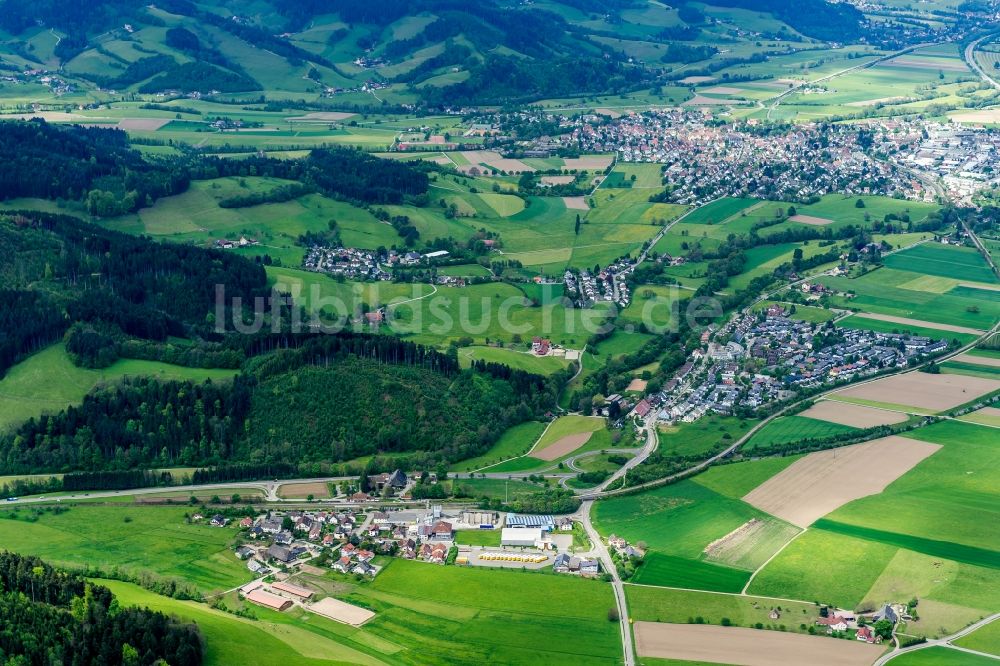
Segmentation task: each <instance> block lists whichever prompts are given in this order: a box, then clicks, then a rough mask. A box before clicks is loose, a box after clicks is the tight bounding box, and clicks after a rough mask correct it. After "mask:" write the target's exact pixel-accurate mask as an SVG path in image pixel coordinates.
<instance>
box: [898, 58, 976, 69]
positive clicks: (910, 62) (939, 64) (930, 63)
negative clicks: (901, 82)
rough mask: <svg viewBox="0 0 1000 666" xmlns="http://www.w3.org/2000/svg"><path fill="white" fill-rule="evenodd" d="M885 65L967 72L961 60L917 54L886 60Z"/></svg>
mask: <svg viewBox="0 0 1000 666" xmlns="http://www.w3.org/2000/svg"><path fill="white" fill-rule="evenodd" d="M884 65H885V66H886V67H908V68H913V69H940V70H941V71H944V72H968V71H969V68H968V67H967V66H966V64H965V63H964V62H962V61H961V60H946V59H944V58H921V57H919V56H900V57H898V58H893V59H892V60H887V61H886V62H885V63H884Z"/></svg>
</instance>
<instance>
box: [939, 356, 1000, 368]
mask: <svg viewBox="0 0 1000 666" xmlns="http://www.w3.org/2000/svg"><path fill="white" fill-rule="evenodd" d="M950 360H952V361H958V362H960V363H975V364H976V365H988V366H990V367H992V368H1000V358H993V357H992V356H976V355H974V354H959V355H958V356H956V357H954V358H952V359H950Z"/></svg>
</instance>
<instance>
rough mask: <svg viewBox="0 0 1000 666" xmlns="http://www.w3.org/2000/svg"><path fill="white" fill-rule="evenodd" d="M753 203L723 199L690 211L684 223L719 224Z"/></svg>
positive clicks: (754, 200)
mask: <svg viewBox="0 0 1000 666" xmlns="http://www.w3.org/2000/svg"><path fill="white" fill-rule="evenodd" d="M755 203H757V200H756V199H736V198H731V197H725V198H722V199H718V200H716V201H713V202H711V203H708V204H705V205H704V206H702V207H700V208H698V209H696V210H693V211H691V212H690V213H688V215H687V217H685V218H684V222H685V223H686V224H719V223H720V222H723V221H725V220H727V219H729V218H730V217H732V216H733V215H736V214H738V213H739V212H740V211H741V210H744V209H746V208H749V207H750V206H753V205H754V204H755Z"/></svg>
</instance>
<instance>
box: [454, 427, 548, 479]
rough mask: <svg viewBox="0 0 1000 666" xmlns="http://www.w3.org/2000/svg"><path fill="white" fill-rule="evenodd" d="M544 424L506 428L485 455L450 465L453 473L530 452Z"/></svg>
mask: <svg viewBox="0 0 1000 666" xmlns="http://www.w3.org/2000/svg"><path fill="white" fill-rule="evenodd" d="M544 430H545V424H543V423H540V422H538V421H527V422H526V423H519V424H518V425H516V426H514V427H513V428H508V429H507V430H506V431H504V433H503V434H502V435H500V439H498V440H497V441H496V443H495V444H494V445H493V446H491V447H490V450H489V451H487V452H486V453H484V454H482V455H480V456H477V457H475V458H469V459H468V460H463V461H461V462H457V463H455V464H454V465H452V467H451V470H452V471H453V472H459V471H461V472H471V471H472V470H475V469H479V468H481V467H485V466H487V465H493V464H496V463H498V462H501V461H503V460H507V459H509V458H516V457H517V456H522V455H524V454H525V453H527V452H528V451H529V450H531V447H532V446H534V444H535V442H536V441H538V438H539V436H540V435H541V434H542V431H544Z"/></svg>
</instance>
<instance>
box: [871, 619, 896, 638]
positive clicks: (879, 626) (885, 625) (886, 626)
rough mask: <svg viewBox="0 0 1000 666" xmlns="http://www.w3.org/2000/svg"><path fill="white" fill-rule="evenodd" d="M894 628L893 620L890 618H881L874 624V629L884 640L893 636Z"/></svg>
mask: <svg viewBox="0 0 1000 666" xmlns="http://www.w3.org/2000/svg"><path fill="white" fill-rule="evenodd" d="M892 629H893V626H892V622H890V621H889V620H884V619H883V620H879V621H878V622H876V623H875V624H873V625H872V630H873V631H874V632H875V635H876V636H879V637H881V638H882V640H883V641H885V640H888V639H890V638H892Z"/></svg>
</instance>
